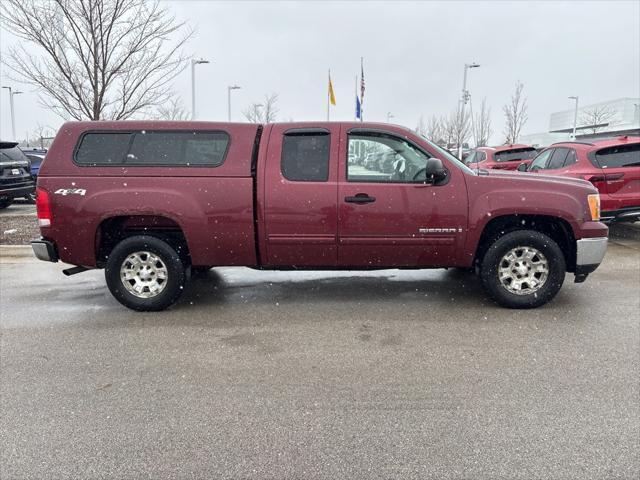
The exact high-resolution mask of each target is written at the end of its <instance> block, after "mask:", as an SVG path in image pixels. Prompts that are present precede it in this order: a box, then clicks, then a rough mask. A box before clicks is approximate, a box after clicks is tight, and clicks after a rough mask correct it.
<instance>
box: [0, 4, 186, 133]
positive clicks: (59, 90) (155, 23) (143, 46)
mask: <svg viewBox="0 0 640 480" xmlns="http://www.w3.org/2000/svg"><path fill="white" fill-rule="evenodd" d="M0 19H1V20H2V22H3V25H4V26H5V28H7V29H8V30H9V31H11V32H12V33H13V34H15V35H16V36H17V37H19V38H20V39H22V40H24V42H21V43H19V44H17V45H14V46H11V47H9V48H8V50H7V52H6V54H5V55H4V56H5V59H4V63H5V65H6V66H7V67H8V69H9V71H10V77H11V78H13V79H14V80H16V81H19V82H26V83H28V84H31V85H34V86H35V87H37V88H38V89H39V91H40V101H41V103H42V104H43V105H44V106H46V107H49V108H51V109H52V110H53V111H54V112H56V113H57V114H58V115H60V116H61V117H63V118H68V117H71V118H73V119H76V120H83V119H91V120H104V119H113V120H122V119H126V118H129V117H131V116H132V115H134V114H136V113H144V112H146V111H148V110H149V109H150V108H151V107H154V106H157V105H161V104H163V103H164V102H165V101H167V100H168V98H169V97H170V96H171V89H170V85H171V82H172V81H173V79H174V78H175V77H176V75H178V73H180V72H181V71H182V70H183V69H184V67H185V66H186V65H187V61H188V59H187V58H186V57H185V56H184V55H183V53H182V47H184V45H185V43H186V42H187V41H188V39H189V38H190V37H191V35H192V33H193V32H192V31H191V30H190V29H188V27H186V25H185V23H180V22H176V20H175V18H174V17H173V16H172V15H170V14H169V12H168V11H167V9H166V8H164V7H162V6H161V5H160V3H159V1H158V0H49V1H41V0H3V1H2V3H1V4H0ZM171 37H177V38H176V40H175V41H173V42H172V41H171V40H170V38H171ZM34 45H35V46H36V47H37V48H34ZM34 52H37V53H34Z"/></svg>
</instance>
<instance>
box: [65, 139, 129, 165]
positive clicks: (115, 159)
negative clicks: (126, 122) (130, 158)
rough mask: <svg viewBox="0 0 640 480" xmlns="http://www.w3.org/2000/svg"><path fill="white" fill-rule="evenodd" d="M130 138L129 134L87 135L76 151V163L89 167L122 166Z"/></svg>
mask: <svg viewBox="0 0 640 480" xmlns="http://www.w3.org/2000/svg"><path fill="white" fill-rule="evenodd" d="M132 136H133V134H131V133H87V134H85V135H84V136H83V137H82V140H81V141H80V146H79V147H78V150H77V151H76V157H75V160H76V163H78V164H80V165H91V166H103V165H107V166H108V165H122V164H123V162H124V157H125V155H126V154H127V149H128V148H129V142H130V141H131V137H132Z"/></svg>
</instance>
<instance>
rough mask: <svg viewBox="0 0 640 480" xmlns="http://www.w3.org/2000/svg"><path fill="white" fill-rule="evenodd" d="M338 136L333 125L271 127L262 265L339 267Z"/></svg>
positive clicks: (266, 168)
mask: <svg viewBox="0 0 640 480" xmlns="http://www.w3.org/2000/svg"><path fill="white" fill-rule="evenodd" d="M339 136H340V126H339V125H333V124H319V125H318V126H317V127H305V128H292V127H291V126H290V125H277V124H276V125H274V126H273V127H272V129H271V133H270V136H269V144H268V150H267V158H266V162H265V172H264V176H263V177H262V178H264V185H263V187H264V188H263V189H262V191H263V195H264V209H263V211H264V225H265V236H266V238H265V244H266V258H263V264H264V265H266V266H300V267H308V266H313V267H334V266H336V264H337V261H338V250H337V229H338V216H337V205H336V195H337V188H338V187H337V181H336V177H337V158H338V148H339ZM345 155H346V153H345ZM332 159H333V161H332Z"/></svg>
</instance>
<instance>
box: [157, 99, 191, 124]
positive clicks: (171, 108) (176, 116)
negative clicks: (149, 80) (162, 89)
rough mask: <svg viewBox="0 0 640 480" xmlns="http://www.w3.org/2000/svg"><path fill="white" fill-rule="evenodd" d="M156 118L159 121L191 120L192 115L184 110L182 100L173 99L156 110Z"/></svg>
mask: <svg viewBox="0 0 640 480" xmlns="http://www.w3.org/2000/svg"><path fill="white" fill-rule="evenodd" d="M155 118H156V119H158V120H189V118H191V115H190V113H189V111H187V109H186V108H184V104H183V103H182V98H180V97H172V98H171V99H170V100H169V101H167V102H166V103H165V104H163V105H160V106H159V107H158V108H157V109H156V115H155Z"/></svg>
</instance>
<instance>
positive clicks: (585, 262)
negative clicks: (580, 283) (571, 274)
mask: <svg viewBox="0 0 640 480" xmlns="http://www.w3.org/2000/svg"><path fill="white" fill-rule="evenodd" d="M608 240H609V239H608V238H607V237H596V238H582V239H580V240H578V241H576V272H575V273H576V276H578V275H588V274H589V273H591V272H593V271H594V270H595V269H596V268H598V266H599V265H600V264H601V263H602V259H603V258H604V254H605V253H606V252H607V241H608Z"/></svg>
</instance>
